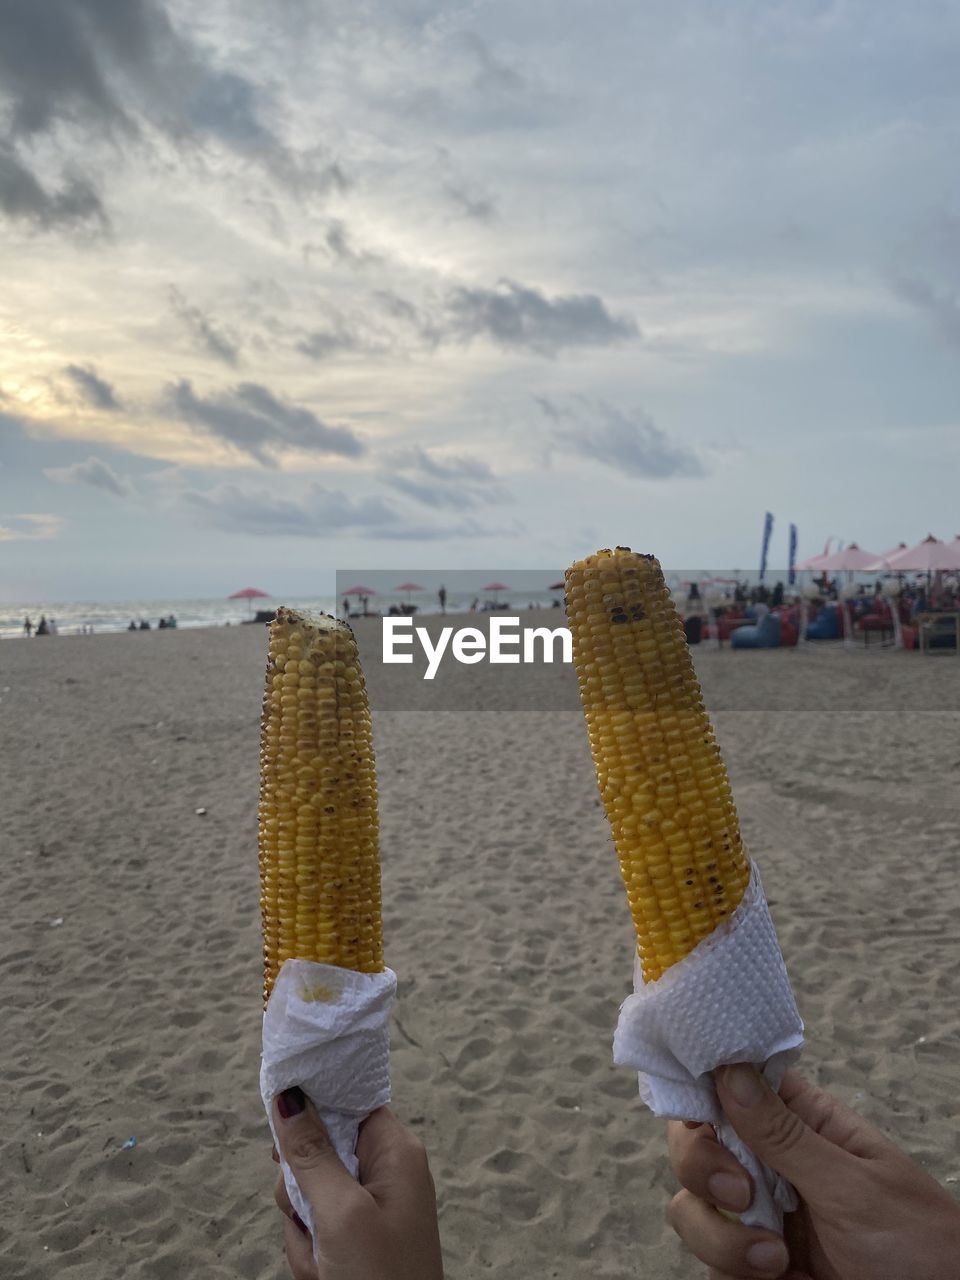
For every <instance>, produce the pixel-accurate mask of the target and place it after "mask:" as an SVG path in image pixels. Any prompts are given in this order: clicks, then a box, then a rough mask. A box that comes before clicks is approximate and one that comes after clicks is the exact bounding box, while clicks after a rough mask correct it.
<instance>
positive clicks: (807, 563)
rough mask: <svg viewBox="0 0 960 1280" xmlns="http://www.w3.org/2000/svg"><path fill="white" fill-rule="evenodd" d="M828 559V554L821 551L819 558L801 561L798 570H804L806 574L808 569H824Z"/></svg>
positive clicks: (813, 557)
mask: <svg viewBox="0 0 960 1280" xmlns="http://www.w3.org/2000/svg"><path fill="white" fill-rule="evenodd" d="M828 558H829V557H828V554H827V552H826V551H821V552H820V554H819V555H818V556H811V557H810V558H809V560H801V562H800V563H799V564H798V565H797V568H798V569H802V570H804V572H805V571H806V570H808V569H822V568H823V562H824V560H827V559H828Z"/></svg>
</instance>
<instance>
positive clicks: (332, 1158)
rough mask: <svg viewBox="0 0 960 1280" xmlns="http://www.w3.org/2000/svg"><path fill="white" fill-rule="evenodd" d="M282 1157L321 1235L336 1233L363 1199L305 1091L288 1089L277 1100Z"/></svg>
mask: <svg viewBox="0 0 960 1280" xmlns="http://www.w3.org/2000/svg"><path fill="white" fill-rule="evenodd" d="M273 1116H274V1123H275V1124H276V1127H277V1138H278V1142H279V1146H280V1154H281V1155H282V1156H283V1158H284V1160H286V1162H287V1164H288V1165H289V1166H290V1168H291V1169H292V1171H293V1176H294V1177H295V1178H296V1180H297V1186H298V1187H299V1188H300V1190H301V1191H302V1192H303V1194H304V1197H305V1198H306V1200H307V1202H308V1203H309V1205H310V1208H311V1209H312V1210H313V1214H314V1220H315V1222H316V1224H317V1230H318V1232H319V1233H320V1234H321V1235H323V1234H324V1233H325V1232H327V1231H330V1232H332V1231H335V1230H336V1228H337V1224H338V1223H339V1222H340V1221H341V1220H342V1218H343V1215H344V1213H345V1212H346V1211H347V1209H348V1208H349V1207H350V1206H351V1205H355V1203H356V1199H357V1197H358V1196H361V1197H362V1195H363V1193H362V1190H361V1188H360V1187H358V1186H357V1184H356V1182H354V1180H353V1178H351V1176H350V1174H349V1173H347V1170H346V1168H345V1167H344V1165H343V1163H342V1161H341V1160H340V1157H339V1156H338V1155H337V1153H336V1151H335V1150H334V1147H333V1143H332V1142H331V1141H330V1137H329V1135H328V1133H327V1131H326V1129H325V1128H324V1126H323V1123H322V1122H321V1120H320V1117H319V1116H318V1115H317V1113H316V1110H315V1108H314V1106H313V1104H312V1103H311V1102H310V1100H309V1099H308V1098H307V1097H306V1095H305V1094H304V1093H303V1091H302V1090H301V1089H299V1088H297V1087H296V1086H294V1087H293V1088H291V1089H285V1090H284V1092H283V1093H281V1094H278V1095H277V1097H276V1098H274V1100H273Z"/></svg>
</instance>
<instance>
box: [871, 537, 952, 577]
mask: <svg viewBox="0 0 960 1280" xmlns="http://www.w3.org/2000/svg"><path fill="white" fill-rule="evenodd" d="M884 568H886V569H888V570H889V571H890V572H892V573H936V571H937V570H938V569H940V570H944V571H946V572H948V573H949V572H950V571H951V570H954V571H955V570H957V569H960V539H955V540H954V541H953V542H950V543H947V542H941V541H940V539H939V538H935V537H934V536H933V534H932V533H931V534H929V535H928V536H927V537H926V538H924V540H923V541H922V542H918V543H917V545H916V546H915V547H907V549H906V551H898V552H897V554H896V555H893V556H890V557H889V558H888V559H887V562H886V564H885V565H884Z"/></svg>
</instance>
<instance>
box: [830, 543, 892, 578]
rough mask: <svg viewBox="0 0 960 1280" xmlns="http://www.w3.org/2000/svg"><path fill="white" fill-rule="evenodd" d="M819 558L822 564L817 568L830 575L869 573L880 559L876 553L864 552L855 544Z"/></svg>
mask: <svg viewBox="0 0 960 1280" xmlns="http://www.w3.org/2000/svg"><path fill="white" fill-rule="evenodd" d="M818 558H819V561H820V563H819V564H818V565H817V566H816V567H817V568H818V569H825V570H827V571H828V572H830V573H836V572H841V573H842V572H846V573H869V572H871V571H872V570H873V569H874V568H875V566H876V563H877V560H878V559H879V557H878V555H877V553H876V552H875V551H863V550H861V548H860V547H858V546H857V544H856V543H855V542H851V543H850V545H849V546H848V547H844V548H843V550H842V551H831V552H830V554H829V555H826V556H820V557H818Z"/></svg>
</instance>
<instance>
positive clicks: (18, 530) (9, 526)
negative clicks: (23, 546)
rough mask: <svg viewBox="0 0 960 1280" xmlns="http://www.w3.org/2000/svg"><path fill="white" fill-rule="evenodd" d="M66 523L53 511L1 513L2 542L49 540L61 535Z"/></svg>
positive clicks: (0, 538)
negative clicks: (15, 513) (16, 513)
mask: <svg viewBox="0 0 960 1280" xmlns="http://www.w3.org/2000/svg"><path fill="white" fill-rule="evenodd" d="M65 523H66V521H65V520H64V519H63V518H62V516H57V515H53V514H52V513H51V512H34V513H32V514H29V513H22V514H20V515H7V516H5V515H0V542H48V541H50V540H51V539H53V538H56V537H59V535H60V531H61V529H62V528H63V526H64V524H65Z"/></svg>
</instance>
